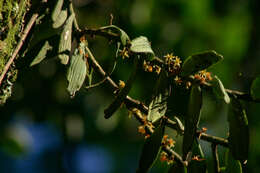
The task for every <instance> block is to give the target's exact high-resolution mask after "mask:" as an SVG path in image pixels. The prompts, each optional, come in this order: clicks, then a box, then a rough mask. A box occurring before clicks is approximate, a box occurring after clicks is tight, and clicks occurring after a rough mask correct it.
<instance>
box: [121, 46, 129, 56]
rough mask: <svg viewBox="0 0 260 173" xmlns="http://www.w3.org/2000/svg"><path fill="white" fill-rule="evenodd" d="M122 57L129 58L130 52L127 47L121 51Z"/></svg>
mask: <svg viewBox="0 0 260 173" xmlns="http://www.w3.org/2000/svg"><path fill="white" fill-rule="evenodd" d="M120 55H121V56H122V58H123V59H125V57H127V58H129V54H128V50H127V48H126V47H124V49H123V50H121V51H120Z"/></svg>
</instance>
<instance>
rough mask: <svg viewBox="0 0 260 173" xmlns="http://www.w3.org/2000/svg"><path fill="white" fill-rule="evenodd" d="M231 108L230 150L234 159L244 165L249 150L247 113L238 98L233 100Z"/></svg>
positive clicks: (229, 119) (229, 114)
mask: <svg viewBox="0 0 260 173" xmlns="http://www.w3.org/2000/svg"><path fill="white" fill-rule="evenodd" d="M231 106H232V107H231V108H230V110H229V113H228V122H229V144H230V149H231V152H232V154H233V156H234V158H235V159H237V160H240V161H241V162H242V163H244V162H245V161H246V160H247V159H248V149H249V148H248V147H249V129H248V120H247V116H246V111H245V109H244V108H243V107H242V105H241V103H240V101H239V100H238V99H236V98H232V99H231Z"/></svg>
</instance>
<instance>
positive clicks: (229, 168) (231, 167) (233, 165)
mask: <svg viewBox="0 0 260 173" xmlns="http://www.w3.org/2000/svg"><path fill="white" fill-rule="evenodd" d="M225 162H226V169H225V173H242V165H241V163H240V162H239V160H235V159H234V157H233V155H232V153H231V152H230V150H228V151H227V152H226V157H225Z"/></svg>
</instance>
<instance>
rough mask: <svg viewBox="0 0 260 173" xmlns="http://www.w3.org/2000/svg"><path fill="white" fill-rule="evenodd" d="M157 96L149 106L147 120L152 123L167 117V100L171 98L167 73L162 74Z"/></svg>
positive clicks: (157, 86)
mask: <svg viewBox="0 0 260 173" xmlns="http://www.w3.org/2000/svg"><path fill="white" fill-rule="evenodd" d="M155 90H156V91H155V92H154V93H155V95H154V96H153V98H152V101H151V102H150V104H149V108H148V115H147V120H149V121H151V122H152V123H153V122H155V121H157V120H158V119H160V118H161V117H162V116H164V115H165V113H166V111H167V99H168V96H169V85H168V78H167V74H166V72H165V71H162V72H161V73H160V76H159V79H158V80H157V84H156V87H155Z"/></svg>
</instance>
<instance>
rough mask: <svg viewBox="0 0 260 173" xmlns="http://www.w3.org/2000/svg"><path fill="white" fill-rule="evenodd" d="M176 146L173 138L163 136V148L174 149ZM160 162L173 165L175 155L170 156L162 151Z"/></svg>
mask: <svg viewBox="0 0 260 173" xmlns="http://www.w3.org/2000/svg"><path fill="white" fill-rule="evenodd" d="M174 144H175V141H174V140H173V139H172V138H169V137H168V135H164V136H163V140H162V146H163V147H169V148H173V147H174ZM160 160H161V161H162V162H167V163H168V164H172V163H173V160H174V157H173V155H168V154H167V153H166V152H164V151H162V152H161V157H160Z"/></svg>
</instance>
